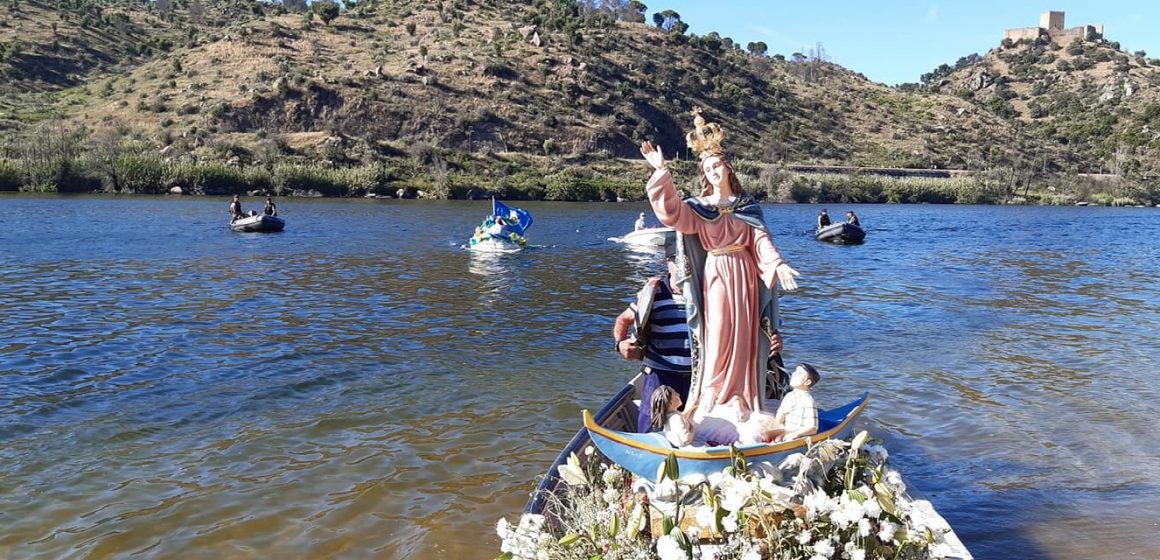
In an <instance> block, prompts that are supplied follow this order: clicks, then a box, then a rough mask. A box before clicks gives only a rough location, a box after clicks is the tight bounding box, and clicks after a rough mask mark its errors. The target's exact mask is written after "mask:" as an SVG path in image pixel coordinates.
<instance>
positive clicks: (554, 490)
mask: <svg viewBox="0 0 1160 560" xmlns="http://www.w3.org/2000/svg"><path fill="white" fill-rule="evenodd" d="M641 380H642V376H641V375H637V376H636V377H635V378H633V380H632V381H630V382H629V383H628V384H627V385H625V386H624V387H623V388H621V389H620V391H618V392H617V393H616V395H614V396H613V397H612V399H610V400H609V401H608V402H607V403H605V405H604V406H602V407H601V408H600V410H597V411H596V413H595V414H591V413H589V412H588V411H587V410H585V411H583V412H582V415H583V417H584V425H585V427H584V428H583V429H581V430H580V431H578V432H576V435H574V436H572V439H571V440H570V441H568V444H567V445H565V446H564V449H563V450H562V451H561V452H560V455H559V456H558V457H556V460H555V461H554V462H552V466H550V467H549V468H548V473H547V475H546V476H544V477H543V478H542V479H541V480H540V483H539V484H538V485H537V486H536V489H535V491H533V492H532V494H531V497H530V498H529V499H528V502H527V504H526V505H525V506H524V513H531V514H538V515H543V516H545V517H546V518H547V519H548V520H549V523H551V524H556V523H558V522H559V521H558V519H559V512H556V511H554V510H553V506H554V505H555V504H558V503H559V501H558V500H555V499H553V497H556V496H560V495H561V488H562V486H563V485H565V484H566V483H565V482H563V481H562V480H561V479H560V470H559V469H560V466H561V465H564V464H566V463H567V462H568V457H569V456H571V455H572V454H573V453H575V454H576V455H577V456H578V457H580V458H581V461H585V460H587V457H588V456H587V455H586V454H585V453H584V449H585V448H586V447H588V446H589V445H591V444H593V443H594V442H595V443H596V446H597V447H598V448H599V449H600V451H601V454H607V453H608V451H605V449H606V447H607V448H609V449H623V453H624V454H625V455H626V456H628V459H622V460H625V461H626V462H628V461H629V459H631V460H636V459H635V458H633V457H634V456H635V455H639V456H640V457H648V456H650V455H651V453H650V452H647V451H645V450H640V451H638V450H637V446H636V445H635V444H632V445H629V444H625V445H623V446H620V444H619V442H616V441H615V440H612V438H611V437H609V436H616V437H624V436H618V434H624V435H625V436H635V435H640V434H633V433H631V432H632V428H633V427H635V426H636V419H637V402H638V399H639V397H640V386H641ZM868 399H869V396H868V395H867V394H865V393H864V394H863V395H862V396H861V397H859V398H858V399H857V400H855V401H853V402H851V403H849V404H847V405H845V406H842V407H838V408H836V409H832V410H828V411H822V410H819V411H818V424H819V428H820V429H822V430H824V431H823V432H822V433H819V434H817V435H815V436H810V437H809V441H810V442H813V441H819V440H821V439H823V438H825V437H835V436H836V435H838V434H839V433H841V432H845V431H847V429H848V428H849V427H850V426H849V424H850V421H851V420H853V419H854V418H855V417H857V416H858V414H859V413H861V412H862V409H863V408H865V406H866V402H867V401H868ZM823 418H825V419H823ZM835 422H836V423H835ZM827 426H828V427H829V428H828V429H827ZM601 438H605V439H608V440H612V441H613V445H612V447H609V446H608V444H607V443H605V444H601V443H600V439H601ZM624 439H629V440H632V439H635V438H628V437H624ZM806 441H807V440H806V438H802V439H798V440H795V441H790V442H783V443H779V444H771V445H763V446H747V447H744V448H740V449H741V451H742V453H744V454H745V455H746V457H748V458H749V460H750V462H751V463H756V462H765V461H773V460H778V459H775V458H774V457H776V456H785V455H787V454H789V453H794V452H798V451H803V450H804V449H803V448H804V447H805V446H806ZM666 445H667V443H666ZM781 446H792V447H784V448H783V447H781ZM641 447H643V446H641ZM722 450H724V458H725V464H726V465H727V464H728V463H729V448H728V447H724V448H720V447H718V448H707V449H702V450H698V452H699V454H702V455H709V454H710V453H713V454H716V453H719V452H721V451H722ZM678 451H680V450H677V449H673V448H671V447H670V448H668V449H667V450H666V451H665V457H667V456H668V453H677V452H678ZM612 452H613V453H618V452H619V451H612ZM698 452H690V453H698ZM763 453H764V456H763V455H762V454H763ZM593 457H594V458H595V459H596V460H602V459H601V458H600V454H595V455H593ZM717 459H719V457H699V456H693V457H685V458H684V459H682V458H681V457H680V456H678V459H677V461H678V464H679V466H680V472H681V474H682V476H683V475H685V474H688V473H690V472H698V471H695V470H694V469H698V468H702V467H705V466H707V465H714V466H713V467H712V469H714V470H720V468H722V467H721V465H720V463H717V462H716V460H717ZM662 460H663V458H662ZM640 461H641V462H640V463H639V465H640V466H638V467H636V468H638V469H641V470H642V472H640V473H638V472H636V471H635V470H633V471H632V472H633V473H634V474H637V475H638V476H643V477H645V478H648V479H649V480H655V477H656V472H657V465H658V464H657V463H653V462H652V459H648V460H647V462H646V461H645V460H644V459H640ZM621 465H622V466H624V463H621ZM649 465H651V467H650V466H649ZM626 468H627V467H626ZM700 472H703V471H700ZM911 515H912V517H915V518H916V519H920V520H922V521H923V524H924V525H925V526H927V527H930V528H931V529H938V530H942V531H944V532H945V534H944V535H943V543H942V544H939V545H938V546H939V550H938V557H940V558H948V559H954V560H973V558H974V557H973V556H972V555H971V553H970V551H969V550H967V547H966V546H965V545H963V543H962V541H961V540H959V537H958V535H956V534H955V532H954V530H953V529H952V528H951V526H950V524H948V523H947V522H946V520H945V519H943V517H942V516H941V515H939V514H938V512H937V511H935V509H934V507H933V506H932V505H931V504H930V502H928V501H925V500H915V501H913V502H912V511H911Z"/></svg>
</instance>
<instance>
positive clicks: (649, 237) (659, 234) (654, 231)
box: [613, 227, 677, 250]
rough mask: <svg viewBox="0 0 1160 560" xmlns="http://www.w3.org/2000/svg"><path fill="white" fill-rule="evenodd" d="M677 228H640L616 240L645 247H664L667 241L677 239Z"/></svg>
mask: <svg viewBox="0 0 1160 560" xmlns="http://www.w3.org/2000/svg"><path fill="white" fill-rule="evenodd" d="M676 239H677V230H675V229H673V228H670V227H654V228H644V229H638V230H636V231H633V232H631V233H628V234H625V236H624V237H621V238H619V239H616V238H613V240H615V241H619V242H621V243H624V244H625V245H632V246H633V247H639V248H645V249H658V250H659V249H663V248H664V246H665V242H666V241H676Z"/></svg>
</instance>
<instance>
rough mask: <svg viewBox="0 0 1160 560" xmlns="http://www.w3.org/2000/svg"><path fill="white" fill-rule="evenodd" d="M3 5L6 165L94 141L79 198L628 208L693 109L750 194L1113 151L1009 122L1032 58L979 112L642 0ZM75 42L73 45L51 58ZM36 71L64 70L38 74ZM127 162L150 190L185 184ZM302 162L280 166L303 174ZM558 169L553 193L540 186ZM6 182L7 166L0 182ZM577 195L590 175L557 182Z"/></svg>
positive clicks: (950, 87)
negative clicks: (782, 170)
mask: <svg viewBox="0 0 1160 560" xmlns="http://www.w3.org/2000/svg"><path fill="white" fill-rule="evenodd" d="M14 5H15V4H13V3H11V2H6V3H4V4H0V23H2V24H3V25H0V53H3V52H4V50H3V45H12V44H17V45H18V47H16V48H15V50H16V54H14V55H12V54H10V55H9V56H7V57H3V56H0V73H3V74H4V75H5V76H6V77H12V78H13V79H12V80H11V81H10V82H9V85H8V86H7V87H8V91H9V92H10V95H8V96H7V98H8V99H9V101H7V102H6V105H0V112H3V113H4V114H3V115H0V126H3V127H6V129H7V132H6V135H7V138H8V145H9V147H8V148H7V149H6V150H5V152H4V153H5V154H7V157H8V158H9V159H10V160H13V161H16V160H19V161H28V160H29V158H30V157H31V158H32V159H36V158H37V157H41V156H37V155H36V154H29V153H27V150H24V151H22V150H21V149H20V148H17V147H14V146H19V145H21V144H22V142H21V141H20V139H21V138H23V137H26V136H30V135H36V136H39V137H42V138H44V137H49V138H59V139H61V142H63V143H65V144H69V143H70V142H73V143H87V144H86V145H88V146H97V148H91V149H86V150H81V151H82V152H86V153H88V157H89V158H90V159H92V160H97V161H98V164H94V165H90V166H89V167H90V168H100V167H102V165H100V164H99V161H104V162H105V164H104V165H103V167H104V168H105V171H104V172H103V173H96V175H99V176H98V177H90V178H89V180H88V181H87V182H84V184H86V185H91V184H93V182H95V181H99V182H100V183H102V184H104V185H105V188H110V187H111V188H113V189H115V190H124V189H128V190H135V189H139V188H147V187H144V186H140V185H144V184H145V182H142V181H137V182H133V181H127V180H126V181H123V180H122V177H120V176H119V175H125V173H122V172H121V171H119V170H118V168H117V166H118V165H119V163H118V162H121V161H122V160H124V159H125V156H126V154H128V155H132V156H133V158H130V160H131V161H133V162H134V163H133V165H139V166H146V167H148V166H150V165H154V164H155V163H157V161H160V162H165V163H171V164H177V163H183V162H184V163H189V164H191V165H194V164H197V165H204V164H213V163H214V162H220V163H222V164H227V163H228V164H229V165H230V166H231V167H233V168H235V169H241V168H246V167H250V166H260V167H263V168H265V169H266V170H267V172H268V174H273V175H272V176H271V177H270V178H269V179H252V178H251V179H245V178H244V177H243V178H241V180H243V181H248V183H244V184H245V185H248V186H252V187H255V188H256V189H258V190H261V189H264V188H269V186H268V185H267V183H270V184H274V186H276V187H280V186H282V185H288V186H287V190H296V189H295V188H291V187H292V185H294V184H297V183H295V181H293V180H291V181H290V182H288V183H287V182H286V181H285V180H283V179H278V177H277V176H278V173H277V170H276V169H275V167H277V166H298V167H301V166H315V167H317V165H318V164H320V163H321V164H323V165H324V166H325V167H327V168H343V169H347V168H359V169H362V170H363V171H362V173H363V174H364V175H363V177H364V178H363V179H360V180H359V181H362V182H363V183H372V184H377V185H380V186H383V184H391V185H392V188H391V189H390V190H389V191H384V190H383V189H382V188H380V189H377V190H378V191H379V192H391V191H393V188H394V186H395V185H396V184H399V185H402V186H403V187H404V188H406V187H412V188H422V189H424V190H426V191H427V192H428V193H429V194H433V195H434V196H455V195H462V194H463V193H465V192H466V191H467V190H468V188H470V187H471V186H477V187H480V188H483V189H484V190H498V191H501V192H502V191H504V189H508V190H510V188H515V189H516V190H519V191H521V193H523V195H526V196H537V193H538V195H539V196H548V197H553V196H559V197H564V198H569V197H580V198H591V197H594V196H595V197H598V198H608V197H614V196H639V185H638V184H637V183H639V180H640V174H641V171H642V170H643V167H642V166H641V165H640V164H639V155H638V154H637V152H636V146H637V144H638V143H639V142H640V141H641V140H644V139H652V140H654V141H656V142H658V143H660V144H661V145H662V146H665V147H666V148H667V149H668V151H669V152H670V153H672V154H673V155H675V156H676V157H678V158H685V159H687V158H688V157H689V154H686V153H685V150H684V140H683V134H684V131H685V129H686V128H687V127H688V126H689V112H690V111H691V110H692V109H693V107H697V106H700V107H705V108H706V110H707V111H706V112H707V116H708V118H709V119H710V120H714V121H717V122H719V123H721V125H722V126H723V127H724V128H725V129H726V131H727V133H728V134H729V138H728V147H729V150H730V152H731V154H733V155H734V157H735V158H736V159H738V160H741V161H743V162H747V164H745V165H741V166H739V170H741V171H742V172H743V173H746V174H747V175H748V177H747V178H748V179H749V180H751V181H754V182H755V186H756V190H757V191H759V192H764V193H767V194H770V195H773V196H779V197H781V198H788V197H789V196H790V195H788V194H787V191H786V190H785V189H784V188H780V186H779V185H778V184H775V183H777V182H778V181H779V179H777V177H776V176H777V169H779V168H778V165H779V164H785V163H794V164H799V163H808V164H844V165H857V166H874V167H913V168H952V169H988V168H996V167H1002V166H1008V167H1010V166H1016V165H1019V162H1025V161H1029V160H1030V159H1032V158H1034V157H1038V154H1039V153H1040V151H1049V152H1050V153H1051V154H1052V155H1051V157H1050V160H1051V165H1052V166H1053V167H1052V168H1053V169H1058V170H1068V169H1074V170H1087V169H1090V168H1092V167H1093V166H1095V165H1097V162H1100V161H1104V159H1106V157H1107V145H1108V142H1111V140H1108V139H1106V138H1103V137H1100V136H1099V131H1094V132H1091V133H1090V134H1087V135H1086V136H1084V138H1085V139H1086V140H1085V141H1084V142H1083V143H1080V142H1077V141H1076V140H1072V139H1073V138H1078V136H1074V135H1073V136H1067V137H1068V138H1069V142H1071V143H1070V144H1069V147H1070V148H1071V150H1062V149H1059V148H1058V147H1057V146H1054V145H1050V142H1052V141H1054V140H1050V139H1051V138H1052V137H1051V136H1049V135H1044V134H1042V133H1041V131H1040V129H1039V128H1036V127H1028V126H1027V122H1030V121H1028V120H1027V119H1030V118H1031V117H1026V118H1024V117H1023V116H1022V115H1023V114H1024V112H1025V111H1026V112H1028V113H1030V112H1031V110H1032V109H1031V107H1032V103H1033V102H1034V104H1035V105H1034V106H1035V107H1040V106H1042V105H1043V103H1045V102H1046V101H1045V100H1042V99H1039V98H1038V97H1034V96H1033V97H1029V98H1028V99H1027V100H1025V103H1026V105H1023V104H1021V103H1023V102H1024V100H1022V99H1021V98H1018V97H1019V95H1021V94H1020V93H1019V87H1021V86H1019V81H1018V80H1017V79H1015V74H1014V72H1015V70H1014V68H1015V66H1013V65H1012V64H1011V63H1008V62H1007V61H1006V60H1005V59H1004V58H1002V57H1010V56H1014V53H1016V52H1019V49H1026V48H1028V47H1027V46H1019V47H1016V48H1012V49H1004V50H1003V51H1002V52H995V53H991V54H988V58H987V60H986V61H984V62H982V63H980V64H990V66H986V68H988V70H987V72H991V73H992V74H990V75H992V76H1007V75H1008V73H1010V75H1011V76H1012V77H1010V78H995V79H996V80H1000V81H1002V83H1003V85H1002V86H999V85H995V86H994V88H993V89H996V90H998V92H997V93H996V94H995V95H994V97H995V98H1000V99H1002V101H1004V102H1006V103H1005V104H1004V103H1000V102H994V101H991V97H989V92H988V91H987V87H990V86H991V85H992V84H987V85H985V86H984V87H981V88H975V89H973V90H972V89H970V87H969V84H970V83H971V82H970V80H972V79H975V78H973V77H972V76H973V75H972V74H970V72H971V71H972V68H960V69H959V70H958V71H957V72H956V73H954V74H951V75H948V76H946V79H945V80H943V81H941V82H940V83H939V85H938V86H936V87H934V88H930V89H928V90H925V91H903V90H899V89H895V88H890V87H887V86H884V85H882V84H877V83H873V82H871V81H869V80H867V79H866V78H865V77H863V76H862V75H860V74H858V73H855V72H852V71H850V70H847V69H845V68H842V67H841V66H838V65H835V64H832V63H830V62H828V61H827V60H826V57H825V55H824V48H823V47H822V46H821V45H819V46H818V48H817V49H815V50H814V51H813V52H811V53H809V55H795V56H794V57H791V58H789V59H786V58H785V57H782V56H780V55H778V56H772V57H771V56H767V55H766V54H765V47H764V45H761V44H750V45H747V46H746V48H744V49H743V48H742V47H741V45H738V44H736V43H735V42H734V41H732V40H731V39H729V38H727V37H720V36H719V35H718V34H716V33H710V34H708V35H705V36H693V35H686V34H685V33H684V31H685V30H686V28H687V26H686V25H684V24H683V22H681V21H680V17H679V15H677V14H675V13H672V12H671V11H670V12H661V14H668V15H666V16H664V17H660V18H659V19H657V20H655V25H649V24H646V23H644V21H643V20H644V15H643V5H642V4H639V3H638V2H601V3H595V2H585V3H579V2H570V1H560V0H557V1H548V0H535V1H528V2H508V1H500V0H441V1H435V2H419V1H411V2H380V1H376V0H363V1H362V2H359V3H357V4H355V3H354V2H349V3H348V5H353V7H352V8H351V9H348V10H344V11H342V12H340V13H338V15H337V17H334V15H335V13H329V14H324V13H323V12H322V10H321V9H320V7H321V6H324V5H325V4H323V3H317V2H316V3H315V9H314V10H313V11H308V12H303V11H300V10H301V9H302V8H305V4H304V3H301V2H291V1H285V2H283V3H282V4H267V3H261V2H255V1H252V0H228V1H227V0H219V1H211V0H184V1H180V0H179V1H174V2H168V1H165V0H163V1H162V2H139V1H135V0H133V1H131V0H123V1H120V2H118V1H114V0H108V1H100V0H67V1H66V2H64V3H63V4H60V5H57V4H52V3H49V2H46V1H45V2H36V1H33V2H29V3H27V4H21V6H22V7H21V8H20V9H19V10H13V9H12V6H14ZM597 5H598V6H600V7H595V6H597ZM324 15H325V17H323V16H324ZM86 18H87V20H86ZM86 21H87V23H86ZM95 22H101V23H100V24H99V25H98V24H97V23H95ZM54 45H55V46H54ZM64 45H68V48H64ZM9 48H11V47H9ZM1100 48H1102V47H1100ZM74 52H75V53H82V54H77V55H75V56H74V55H72V54H69V55H65V54H62V53H74ZM1001 56H1002V57H1001ZM1020 56H1023V55H1020ZM1026 56H1030V55H1026ZM1057 56H1059V55H1057ZM34 60H42V61H52V62H51V64H50V65H49V66H50V67H53V68H57V70H54V71H52V72H44V71H36V70H34V69H35V68H39V67H40V65H38V64H34V63H33V61H34ZM1019 60H1023V59H1022V58H1020V59H1019ZM1116 60H1118V58H1116ZM1033 65H1034V66H1036V67H1038V66H1039V62H1038V60H1037V61H1036V62H1034V63H1033ZM1016 66H1017V65H1016ZM980 68H983V66H980V67H979V68H975V70H979V69H980ZM1019 68H1022V67H1021V66H1020V67H1019ZM1087 70H1090V69H1086V70H1083V71H1087ZM1026 72H1027V73H1028V75H1029V76H1030V75H1032V74H1034V75H1038V70H1036V71H1026ZM1129 74H1130V73H1129ZM1137 74H1139V76H1137V78H1139V79H1144V78H1143V74H1142V73H1141V72H1137ZM984 81H986V80H985V79H984ZM1053 85H1058V84H1054V83H1053ZM1029 87H1031V86H1029ZM1077 87H1078V86H1077ZM964 90H970V95H967V94H966V93H963V91H964ZM1138 91H1139V89H1136V90H1134V92H1138ZM1010 92H1015V95H1014V96H1012V95H1011V93H1010ZM1029 95H1030V94H1029ZM1007 105H1010V109H1008V108H1007ZM1040 120H1041V121H1043V122H1044V123H1046V122H1048V121H1050V120H1051V119H1047V120H1043V119H1040ZM1062 120H1063V116H1062V115H1061V117H1060V121H1062ZM1036 122H1038V121H1036ZM1066 126H1067V128H1066V130H1064V131H1063V132H1059V131H1060V130H1061V128H1063V127H1064V124H1063V123H1062V122H1061V123H1060V124H1057V125H1056V133H1058V134H1064V135H1067V134H1072V133H1073V132H1074V131H1072V127H1071V125H1070V124H1068V125H1066ZM1074 134H1080V132H1074ZM1121 152H1122V150H1121ZM1154 155H1155V154H1153V153H1151V152H1144V151H1141V152H1140V156H1139V158H1138V159H1140V160H1141V161H1144V160H1147V165H1145V164H1143V163H1142V164H1140V168H1142V169H1145V168H1150V167H1148V166H1151V165H1153V160H1154V159H1155V158H1154ZM77 157H80V158H82V159H83V157H84V156H77ZM617 158H631V159H633V160H635V161H637V162H638V163H626V162H620V161H618V160H617ZM42 159H43V157H42ZM154 160H157V161H154ZM1057 162H1058V163H1057ZM45 165H48V164H45ZM125 165H127V166H128V167H129V168H130V169H128V170H126V171H127V172H128V171H132V172H139V174H140V173H144V174H145V177H146V178H147V179H150V180H153V179H156V180H159V181H161V182H163V183H174V184H178V185H185V184H186V180H185V179H182V180H178V179H177V178H173V177H169V176H164V177H162V178H158V177H159V176H158V174H162V175H164V173H163V170H157V169H152V168H150V169H152V170H148V169H147V170H144V171H142V170H140V169H137V168H136V167H133V166H132V165H129V164H125ZM15 167H17V166H15V165H14V164H9V168H10V169H13V168H15ZM25 167H27V165H25ZM286 169H289V168H286ZM295 169H297V170H294V171H286V170H284V173H283V175H285V174H286V173H291V174H292V175H294V174H297V175H301V174H302V173H303V171H302V170H301V169H298V168H297V167H296V168H295ZM561 170H564V171H561ZM58 171H59V170H58ZM18 172H19V173H20V174H22V175H21V177H23V179H18V178H17V179H10V180H9V181H8V184H9V185H12V184H15V183H21V184H24V185H25V186H27V185H28V184H29V183H43V182H46V181H47V182H54V181H55V182H57V183H60V182H62V181H64V179H62V177H63V176H62V175H61V174H60V173H59V172H58V173H57V174H56V175H53V174H51V173H48V174H45V173H41V174H40V175H37V176H36V177H37V178H36V179H35V180H33V179H32V178H31V177H32V174H31V172H30V171H28V170H27V169H25V170H23V171H21V170H17V171H11V170H10V171H9V172H8V175H9V176H10V177H13V176H15V175H16V174H17V173H18ZM565 172H566V173H565ZM165 173H169V171H165ZM221 173H226V174H228V175H229V174H232V175H230V176H231V177H233V178H234V179H239V172H235V171H231V172H228V173H227V172H226V171H221ZM561 174H563V175H561ZM90 175H92V173H90ZM297 175H295V176H297ZM555 175H561V177H562V178H561V179H560V180H561V181H563V183H566V184H565V185H563V186H560V185H556V186H555V187H553V181H552V177H550V176H555ZM545 176H549V177H547V178H545ZM3 177H4V171H3V165H0V189H3V188H5V187H4V184H5V181H4V179H3ZM74 179H75V178H74ZM605 180H607V181H605ZM190 181H192V182H193V183H196V184H195V185H192V186H193V187H194V188H193V190H194V191H198V192H212V191H214V190H215V187H210V188H207V187H206V185H209V184H216V183H215V180H214V179H212V178H211V179H205V178H204V177H203V178H198V179H196V180H192V179H191V180H190ZM207 181H208V182H207ZM577 181H582V182H583V181H587V183H586V184H585V185H581V186H582V187H583V188H581V189H580V191H579V192H573V191H575V190H576V188H577V184H576V183H577ZM602 181H604V182H602ZM82 182H83V181H82ZM271 182H272V183H271ZM307 182H309V181H307ZM559 182H560V181H557V183H559ZM781 182H782V183H784V181H781ZM469 183H471V184H470V185H469ZM134 185H139V186H134ZM512 185H515V186H514V187H512ZM160 186H164V185H160ZM10 188H11V187H10ZM84 188H88V187H84ZM153 188H154V189H156V188H158V187H153ZM553 188H556V191H553V190H552V189H553ZM222 189H226V190H228V187H226V186H222ZM779 189H780V190H779ZM1002 189H1004V190H1009V186H1006V187H1002ZM297 190H301V189H297ZM315 190H321V192H323V193H326V190H325V189H315ZM363 190H365V189H363ZM988 196H990V195H988ZM1004 196H1005V195H1004Z"/></svg>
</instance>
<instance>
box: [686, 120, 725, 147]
mask: <svg viewBox="0 0 1160 560" xmlns="http://www.w3.org/2000/svg"><path fill="white" fill-rule="evenodd" d="M693 126H695V127H696V128H695V129H694V130H693V131H692V132H690V133H688V134H686V135H685V143H686V144H688V145H689V149H691V150H693V151H694V152H697V155H698V156H699V157H700V158H701V159H705V158H707V157H709V156H720V155H724V154H725V152H724V150H722V148H721V141H722V140H724V139H725V133H724V132H723V131H722V130H721V127H719V126H717V123H706V122H705V118H704V117H702V116H701V108H700V107H694V108H693Z"/></svg>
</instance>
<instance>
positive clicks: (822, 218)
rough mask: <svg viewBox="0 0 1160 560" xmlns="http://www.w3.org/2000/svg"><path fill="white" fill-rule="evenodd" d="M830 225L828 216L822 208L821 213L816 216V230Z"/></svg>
mask: <svg viewBox="0 0 1160 560" xmlns="http://www.w3.org/2000/svg"><path fill="white" fill-rule="evenodd" d="M828 225H830V215H829V214H827V213H826V209H825V208H822V212H821V213H820V214H818V229H822V228H824V227H826V226H828Z"/></svg>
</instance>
